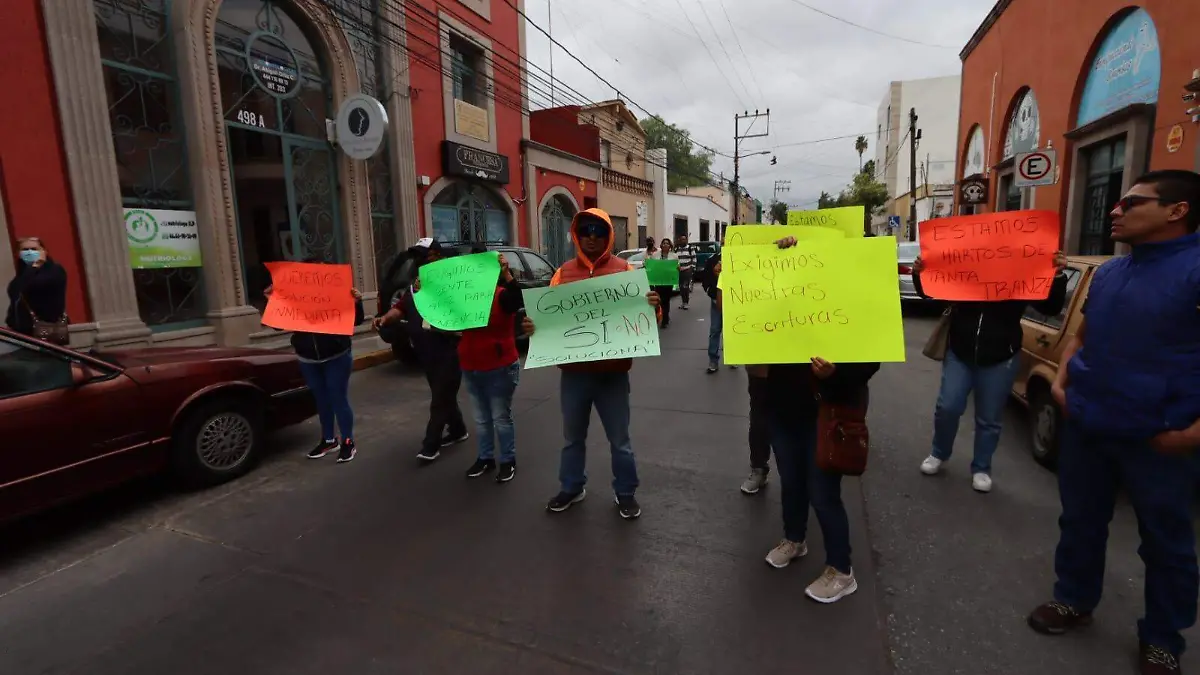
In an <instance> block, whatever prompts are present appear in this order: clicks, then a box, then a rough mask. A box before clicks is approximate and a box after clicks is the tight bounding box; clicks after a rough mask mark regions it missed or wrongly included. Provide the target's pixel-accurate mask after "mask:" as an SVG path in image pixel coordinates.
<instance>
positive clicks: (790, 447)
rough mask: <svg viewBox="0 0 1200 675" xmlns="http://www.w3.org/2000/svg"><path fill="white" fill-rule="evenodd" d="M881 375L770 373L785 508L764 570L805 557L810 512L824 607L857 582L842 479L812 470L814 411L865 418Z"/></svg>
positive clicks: (834, 369)
mask: <svg viewBox="0 0 1200 675" xmlns="http://www.w3.org/2000/svg"><path fill="white" fill-rule="evenodd" d="M795 245H796V240H795V238H793V237H788V238H786V239H783V240H780V242H779V246H780V248H788V247H790V246H795ZM878 371H879V364H878V363H841V364H833V363H830V362H828V361H826V360H824V359H820V358H814V359H812V362H811V363H804V364H785V365H772V366H768V367H767V376H766V378H765V379H766V390H767V391H766V398H767V416H768V424H769V428H770V438H771V448H772V449H773V450H774V451H775V466H776V468H777V469H778V470H779V485H780V487H779V492H780V495H779V498H780V502H781V503H782V506H783V540H782V541H780V542H779V544H778V545H777V546H776V547H775V548H773V549H772V550H771V551H770V553H768V554H767V563H768V564H769V565H771V566H772V567H776V568H783V567H787V566H788V565H789V564H790V563H791V562H792V561H793V560H795V559H797V558H801V557H803V556H805V555H807V554H808V542H807V534H808V509H809V505H810V504H811V506H812V509H813V511H815V512H816V514H817V523H818V524H820V526H821V537H822V539H823V540H824V546H825V570H824V571H823V572H822V573H821V576H820V577H818V578H817V580H816V581H814V582H813V583H812V584H810V585H809V586H808V588H807V589H806V590H805V595H807V596H808V597H809V598H812V599H813V600H816V601H817V602H820V603H823V604H829V603H833V602H837V601H838V600H841V599H842V598H844V597H846V596H847V595H850V594H851V593H854V592H855V591H857V590H858V581H857V580H856V579H855V578H854V567H853V565H852V563H851V559H850V554H851V551H850V521H849V518H848V516H847V515H846V505H845V504H844V503H843V502H842V475H841V474H839V473H834V472H832V471H826V470H824V469H822V468H821V467H819V466H817V462H816V451H817V445H818V438H817V429H818V412H819V406H820V402H825V403H827V404H836V405H842V406H850V407H854V408H858V409H861V410H862V411H863V412H864V414H865V410H866V407H867V403H868V399H869V393H868V382H869V381H870V379H871V377H872V376H874V374H875V373H876V372H878Z"/></svg>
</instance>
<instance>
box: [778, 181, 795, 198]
mask: <svg viewBox="0 0 1200 675" xmlns="http://www.w3.org/2000/svg"><path fill="white" fill-rule="evenodd" d="M791 191H792V181H790V180H777V181H775V201H779V193H780V192H791Z"/></svg>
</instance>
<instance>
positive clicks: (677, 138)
mask: <svg viewBox="0 0 1200 675" xmlns="http://www.w3.org/2000/svg"><path fill="white" fill-rule="evenodd" d="M642 129H644V130H645V131H646V147H647V148H649V149H656V148H666V149H667V189H668V190H672V191H674V190H678V189H680V188H685V187H697V186H700V185H709V184H710V180H709V168H710V167H711V166H712V160H713V155H712V153H711V152H709V151H707V150H700V151H697V150H696V148H695V146H693V145H692V137H691V134H689V133H688V131H687V129H681V128H679V127H677V126H675V125H674V124H669V123H667V122H665V121H663V119H662V118H661V117H647V118H646V119H644V120H642Z"/></svg>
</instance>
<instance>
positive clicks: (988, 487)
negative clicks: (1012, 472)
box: [921, 455, 992, 492]
mask: <svg viewBox="0 0 1200 675" xmlns="http://www.w3.org/2000/svg"><path fill="white" fill-rule="evenodd" d="M942 464H943V462H942V460H940V459H938V458H937V457H934V456H933V455H930V456H928V457H926V458H925V461H923V462H921V473H923V474H925V475H926V476H936V475H937V474H938V473H939V472H941V470H942ZM971 487H972V488H973V489H974V490H975V491H976V492H991V491H992V477H991V476H989V475H987V474H986V473H976V474H972V475H971Z"/></svg>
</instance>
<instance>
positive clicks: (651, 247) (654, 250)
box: [646, 237, 658, 258]
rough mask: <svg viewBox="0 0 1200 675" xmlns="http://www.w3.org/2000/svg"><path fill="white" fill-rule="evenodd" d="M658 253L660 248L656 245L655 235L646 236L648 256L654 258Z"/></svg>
mask: <svg viewBox="0 0 1200 675" xmlns="http://www.w3.org/2000/svg"><path fill="white" fill-rule="evenodd" d="M657 253H658V248H656V247H655V245H654V237H646V257H647V258H653V257H654V256H655V254H657Z"/></svg>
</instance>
